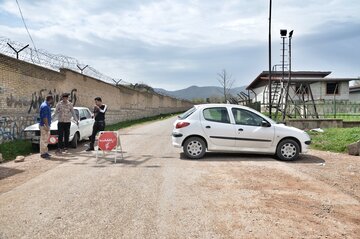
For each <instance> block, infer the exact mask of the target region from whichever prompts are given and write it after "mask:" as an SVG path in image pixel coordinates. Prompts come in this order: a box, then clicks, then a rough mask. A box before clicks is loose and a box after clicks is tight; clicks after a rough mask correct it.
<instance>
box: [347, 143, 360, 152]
mask: <svg viewBox="0 0 360 239" xmlns="http://www.w3.org/2000/svg"><path fill="white" fill-rule="evenodd" d="M348 152H349V154H350V155H355V156H358V155H359V154H360V140H359V141H357V142H355V143H352V144H349V145H348Z"/></svg>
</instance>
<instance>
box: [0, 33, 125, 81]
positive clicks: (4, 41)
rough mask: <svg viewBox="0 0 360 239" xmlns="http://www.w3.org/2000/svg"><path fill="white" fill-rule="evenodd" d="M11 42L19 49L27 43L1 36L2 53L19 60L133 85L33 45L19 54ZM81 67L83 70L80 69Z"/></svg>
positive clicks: (0, 49)
mask: <svg viewBox="0 0 360 239" xmlns="http://www.w3.org/2000/svg"><path fill="white" fill-rule="evenodd" d="M9 44H10V45H11V46H12V47H13V48H14V49H15V50H17V51H19V50H20V49H22V48H24V46H26V45H25V44H22V43H19V42H15V41H12V40H10V39H9V38H6V37H2V36H0V53H2V54H4V55H7V56H10V57H14V58H16V57H18V58H19V60H22V61H26V62H29V63H32V64H35V65H39V66H42V67H45V68H48V69H52V70H55V71H59V70H60V68H66V69H70V70H73V71H76V72H79V71H80V72H81V73H82V74H84V75H87V76H90V77H93V78H96V79H99V80H101V81H104V82H107V83H110V84H116V85H132V84H131V83H129V82H126V81H124V80H122V79H116V78H113V77H110V76H107V75H105V74H103V73H101V72H100V71H98V70H96V69H95V68H93V67H91V66H88V65H85V64H82V63H80V62H79V61H78V60H77V59H76V58H73V57H69V56H65V55H61V54H52V53H49V52H47V51H45V50H42V49H36V50H35V49H33V48H31V47H26V48H24V49H23V50H22V51H21V52H19V54H17V53H16V52H15V51H14V50H13V49H11V47H10V46H9ZM79 68H81V69H83V70H80V69H79Z"/></svg>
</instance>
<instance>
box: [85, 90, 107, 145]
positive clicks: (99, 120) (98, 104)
mask: <svg viewBox="0 0 360 239" xmlns="http://www.w3.org/2000/svg"><path fill="white" fill-rule="evenodd" d="M106 110H107V105H105V104H103V103H102V100H101V98H100V97H96V98H95V106H94V115H95V122H94V126H93V131H92V135H91V137H90V141H91V142H90V147H89V148H88V149H87V150H86V151H93V150H94V144H95V137H96V134H97V133H98V132H100V131H103V130H104V129H105V112H106Z"/></svg>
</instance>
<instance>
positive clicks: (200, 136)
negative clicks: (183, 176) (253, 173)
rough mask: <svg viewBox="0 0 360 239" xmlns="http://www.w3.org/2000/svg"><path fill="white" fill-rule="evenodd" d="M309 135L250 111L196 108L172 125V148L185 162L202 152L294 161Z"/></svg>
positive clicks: (303, 150)
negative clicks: (239, 154) (262, 155)
mask: <svg viewBox="0 0 360 239" xmlns="http://www.w3.org/2000/svg"><path fill="white" fill-rule="evenodd" d="M310 143H311V139H310V137H309V135H308V134H307V133H306V132H305V131H303V130H300V129H297V128H294V127H289V126H286V125H284V124H278V123H276V122H274V121H273V120H271V119H270V118H268V117H266V116H265V115H263V114H261V113H259V112H258V111H256V110H253V109H251V108H248V107H245V106H240V105H231V104H203V105H196V106H194V107H193V108H191V109H190V110H188V111H187V112H185V113H184V114H182V115H180V116H179V117H178V119H177V120H176V121H175V123H174V129H173V132H172V144H173V146H175V147H178V148H181V147H182V148H183V151H184V154H185V156H186V157H187V158H192V159H199V158H202V157H203V156H204V155H205V153H206V151H213V152H243V153H256V154H258V153H260V154H275V155H277V157H278V158H279V159H280V160H287V161H290V160H295V159H297V158H298V156H299V153H306V152H307V148H308V145H309V144H310Z"/></svg>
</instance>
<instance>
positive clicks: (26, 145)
mask: <svg viewBox="0 0 360 239" xmlns="http://www.w3.org/2000/svg"><path fill="white" fill-rule="evenodd" d="M32 152H33V151H32V146H31V142H30V141H28V140H13V141H9V142H5V143H2V144H0V153H1V154H2V156H3V159H4V160H5V161H8V160H13V159H15V158H16V156H19V155H23V156H26V155H29V154H30V153H32Z"/></svg>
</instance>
